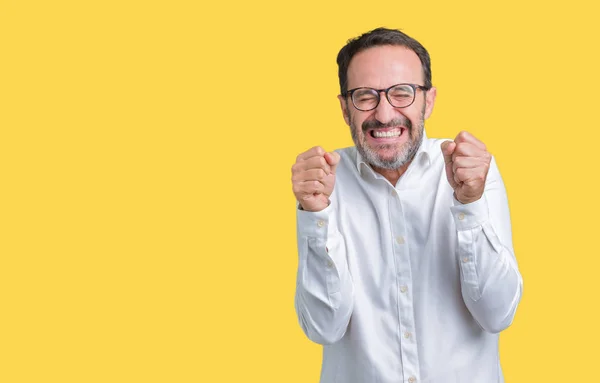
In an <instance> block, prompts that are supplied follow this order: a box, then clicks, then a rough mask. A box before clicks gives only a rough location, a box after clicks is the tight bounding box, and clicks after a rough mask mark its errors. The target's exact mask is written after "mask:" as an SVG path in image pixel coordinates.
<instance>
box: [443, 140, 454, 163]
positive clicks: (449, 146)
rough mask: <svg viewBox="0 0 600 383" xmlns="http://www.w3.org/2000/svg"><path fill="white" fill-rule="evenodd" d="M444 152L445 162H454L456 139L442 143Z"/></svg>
mask: <svg viewBox="0 0 600 383" xmlns="http://www.w3.org/2000/svg"><path fill="white" fill-rule="evenodd" d="M441 148H442V154H443V155H444V162H446V164H448V163H450V162H452V153H454V150H455V149H456V143H454V141H444V142H442V145H441Z"/></svg>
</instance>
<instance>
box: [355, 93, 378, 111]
mask: <svg viewBox="0 0 600 383" xmlns="http://www.w3.org/2000/svg"><path fill="white" fill-rule="evenodd" d="M352 102H353V103H354V106H356V107H357V108H358V109H360V110H371V109H375V107H376V106H377V104H378V103H379V93H377V91H375V90H374V89H369V88H360V89H357V90H355V91H354V93H352Z"/></svg>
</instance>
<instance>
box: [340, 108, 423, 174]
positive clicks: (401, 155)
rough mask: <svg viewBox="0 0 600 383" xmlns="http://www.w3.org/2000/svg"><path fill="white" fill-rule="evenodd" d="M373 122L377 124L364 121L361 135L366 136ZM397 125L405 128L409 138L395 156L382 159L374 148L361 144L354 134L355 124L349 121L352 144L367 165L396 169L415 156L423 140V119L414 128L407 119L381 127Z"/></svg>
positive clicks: (391, 146)
mask: <svg viewBox="0 0 600 383" xmlns="http://www.w3.org/2000/svg"><path fill="white" fill-rule="evenodd" d="M373 124H377V123H376V122H372V121H369V122H367V121H365V123H363V136H366V131H367V129H368V128H370V127H373ZM380 125H381V124H380ZM398 125H403V126H405V127H406V128H407V133H408V135H409V140H408V141H407V142H406V143H405V144H404V146H403V147H402V148H401V149H400V151H399V152H398V154H397V155H396V156H395V158H390V159H384V158H381V157H380V156H379V155H378V154H377V151H376V150H374V149H373V148H370V147H368V146H367V145H362V144H361V143H360V142H359V140H358V135H357V134H356V131H357V129H356V126H354V124H353V123H351V128H350V130H351V133H352V140H353V141H354V145H355V146H356V149H357V150H358V152H359V153H360V155H361V156H362V157H363V158H364V160H365V161H366V162H367V163H368V164H369V165H371V166H372V167H376V168H381V169H387V170H396V169H399V168H401V167H402V166H404V165H406V164H408V163H410V162H411V161H412V160H413V159H414V158H415V155H416V154H417V151H418V150H419V147H420V146H421V143H422V142H423V129H424V121H423V119H421V121H420V122H419V125H418V126H417V127H416V129H414V128H413V126H412V124H411V123H410V121H408V120H406V121H396V120H394V121H392V122H390V123H388V124H385V125H381V127H384V126H398ZM365 141H366V140H365ZM395 147H396V145H381V146H379V149H388V148H389V149H392V148H395Z"/></svg>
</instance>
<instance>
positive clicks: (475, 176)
mask: <svg viewBox="0 0 600 383" xmlns="http://www.w3.org/2000/svg"><path fill="white" fill-rule="evenodd" d="M485 176H486V172H485V170H484V169H482V168H458V169H456V172H454V179H455V181H456V182H458V183H463V184H466V185H474V184H477V183H480V182H482V181H485Z"/></svg>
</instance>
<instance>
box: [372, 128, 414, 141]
mask: <svg viewBox="0 0 600 383" xmlns="http://www.w3.org/2000/svg"><path fill="white" fill-rule="evenodd" d="M405 130H406V128H383V129H370V130H368V131H367V134H368V135H369V136H371V137H373V138H375V139H386V138H398V137H400V136H401V135H403V134H404V131H405Z"/></svg>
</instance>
